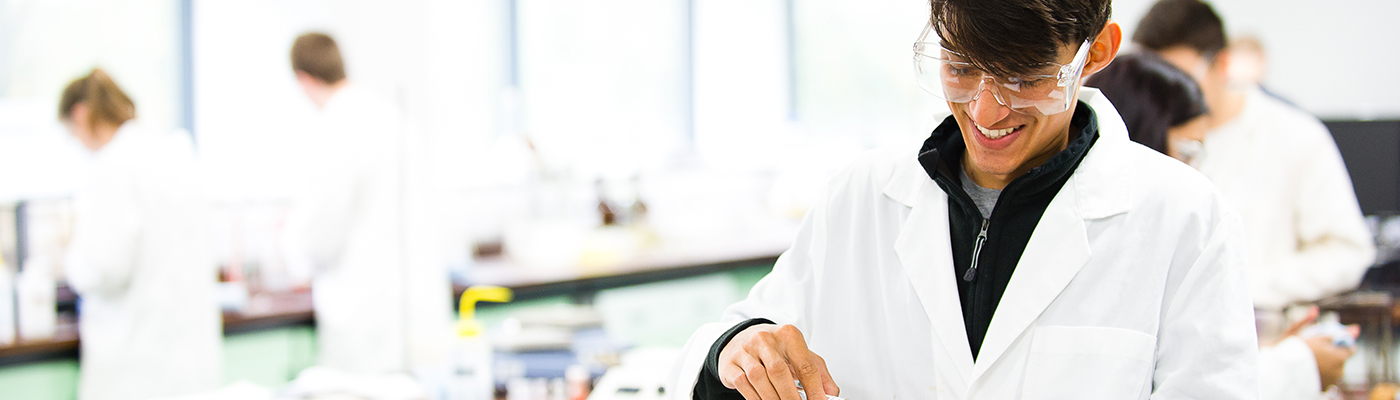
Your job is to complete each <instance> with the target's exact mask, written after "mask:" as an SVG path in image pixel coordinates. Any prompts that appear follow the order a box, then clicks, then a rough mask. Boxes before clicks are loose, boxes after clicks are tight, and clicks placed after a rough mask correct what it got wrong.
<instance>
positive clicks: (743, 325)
mask: <svg viewBox="0 0 1400 400" xmlns="http://www.w3.org/2000/svg"><path fill="white" fill-rule="evenodd" d="M763 324H769V325H774V322H773V321H771V320H769V319H767V318H753V319H749V320H746V321H744V322H740V323H739V324H738V325H734V327H733V328H729V330H728V331H726V332H724V334H723V335H720V336H719V339H716V340H715V344H714V345H712V346H710V353H709V355H708V356H706V357H705V368H703V369H701V370H700V379H699V381H697V382H696V384H695V393H694V396H693V397H694V398H695V399H702V400H708V399H731V398H733V399H742V398H743V397H742V396H741V395H740V394H739V391H737V390H734V389H730V388H726V387H724V383H722V382H720V380H719V353H720V352H723V351H724V346H726V345H728V344H729V340H730V339H734V336H737V335H738V334H739V332H743V331H744V330H745V329H748V328H749V327H751V326H754V325H763Z"/></svg>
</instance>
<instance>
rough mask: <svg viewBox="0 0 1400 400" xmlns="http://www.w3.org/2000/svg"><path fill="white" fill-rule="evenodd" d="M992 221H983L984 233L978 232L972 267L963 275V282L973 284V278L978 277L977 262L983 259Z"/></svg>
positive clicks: (973, 247) (973, 248)
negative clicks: (984, 244) (988, 228)
mask: <svg viewBox="0 0 1400 400" xmlns="http://www.w3.org/2000/svg"><path fill="white" fill-rule="evenodd" d="M989 222H991V219H983V220H982V231H980V232H977V244H976V245H973V246H972V266H970V267H968V268H967V272H966V273H964V274H963V280H964V281H968V282H972V278H974V277H976V276H977V260H978V259H980V258H982V243H986V242H987V224H988V223H989Z"/></svg>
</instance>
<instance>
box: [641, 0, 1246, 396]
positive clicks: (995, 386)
mask: <svg viewBox="0 0 1400 400" xmlns="http://www.w3.org/2000/svg"><path fill="white" fill-rule="evenodd" d="M930 11H931V15H930V19H929V24H928V25H927V26H926V27H925V29H924V32H923V35H922V36H921V37H919V38H918V40H917V41H916V42H915V44H914V59H915V72H916V74H917V76H918V78H919V83H920V85H921V86H922V87H923V88H924V89H925V90H927V91H928V92H930V93H932V94H934V95H936V96H938V97H940V98H941V99H943V100H946V101H947V104H948V107H949V109H951V110H952V115H951V116H949V117H947V118H946V119H944V120H943V123H942V124H941V125H939V126H938V127H937V128H936V129H935V130H934V131H933V132H932V133H931V134H930V135H929V136H928V137H927V138H926V139H924V140H923V141H922V142H921V143H914V142H910V143H906V144H902V145H896V146H892V147H888V148H882V149H877V150H874V151H872V152H869V153H867V154H866V155H864V156H862V157H860V158H858V159H857V160H856V161H855V162H854V163H853V164H852V165H850V166H848V167H847V168H845V169H844V170H842V171H841V172H839V173H837V174H836V175H835V176H834V177H833V178H832V179H831V181H830V183H829V187H828V190H827V194H826V196H825V199H824V200H823V201H821V202H818V204H817V205H816V206H815V207H814V208H813V209H812V210H811V211H810V212H808V214H807V217H806V219H805V220H804V222H803V225H802V229H801V230H800V231H799V232H798V235H797V238H796V239H795V241H794V243H793V246H792V248H791V249H789V250H788V251H787V252H785V253H784V254H783V255H782V256H781V257H780V258H779V259H778V261H777V263H776V264H775V265H774V267H773V270H772V272H771V273H769V274H768V275H767V276H766V277H764V278H763V280H761V281H760V282H759V283H758V284H757V285H756V286H754V288H753V290H752V291H751V292H750V293H749V297H748V298H747V299H745V300H743V301H741V302H739V303H736V304H734V305H733V306H731V307H730V308H729V309H728V310H726V311H725V313H724V315H723V316H722V319H721V321H720V322H718V323H714V324H708V325H705V326H703V327H701V328H700V329H699V330H697V331H696V333H695V334H694V335H693V336H691V339H690V340H689V342H688V343H687V345H686V348H685V350H684V351H683V353H682V355H681V357H680V360H679V363H678V364H677V365H676V368H675V369H674V370H673V375H672V377H671V381H670V385H669V387H668V388H667V393H669V394H670V395H672V396H677V397H682V398H697V399H738V398H744V399H750V400H758V399H763V400H777V399H782V400H796V399H799V398H801V396H803V395H805V396H806V398H808V399H811V400H822V399H829V397H826V396H829V395H837V394H840V395H842V396H846V397H849V398H852V399H928V398H940V399H1018V398H1025V399H1031V398H1053V399H1066V398H1076V399H1077V398H1083V399H1147V398H1149V397H1150V398H1152V399H1157V400H1169V399H1202V398H1212V399H1256V398H1258V397H1257V395H1256V391H1257V390H1258V388H1257V386H1256V383H1255V378H1256V368H1257V360H1256V354H1257V351H1258V347H1257V343H1256V338H1255V335H1254V326H1253V313H1252V310H1251V308H1250V301H1249V300H1250V299H1249V291H1248V286H1247V284H1248V282H1247V280H1246V277H1245V275H1244V273H1245V271H1244V265H1243V263H1242V261H1241V257H1242V253H1241V252H1242V250H1243V243H1242V242H1241V241H1240V240H1239V236H1238V235H1239V233H1240V227H1239V225H1238V217H1236V216H1235V215H1234V214H1233V213H1232V211H1230V210H1229V209H1228V208H1227V207H1226V205H1225V203H1224V201H1223V199H1221V198H1219V196H1218V194H1217V193H1216V191H1215V190H1214V188H1212V187H1211V185H1210V182H1208V181H1207V180H1206V179H1205V178H1203V177H1201V176H1200V174H1198V173H1196V172H1195V171H1192V170H1191V169H1190V167H1188V166H1187V165H1185V164H1183V163H1181V162H1178V161H1175V160H1172V159H1171V158H1169V157H1167V156H1164V155H1162V154H1160V153H1158V152H1155V151H1152V150H1151V149H1148V148H1146V147H1144V146H1141V145H1138V144H1136V143H1133V142H1132V141H1130V140H1129V139H1128V133H1127V129H1126V128H1125V126H1124V124H1123V121H1122V120H1121V119H1120V118H1119V116H1118V114H1117V112H1116V111H1115V109H1114V106H1113V105H1112V104H1111V103H1110V102H1108V101H1107V100H1106V99H1105V98H1104V96H1103V95H1102V94H1101V93H1099V92H1097V91H1096V90H1094V89H1092V88H1083V89H1082V90H1081V87H1080V82H1081V80H1082V78H1083V77H1085V76H1089V75H1093V74H1094V73H1096V72H1098V71H1100V70H1102V69H1103V68H1104V67H1105V66H1107V65H1109V63H1110V62H1111V61H1112V60H1113V58H1114V56H1115V55H1116V54H1117V53H1118V48H1119V45H1120V42H1121V39H1122V30H1121V28H1120V27H1119V26H1118V24H1117V23H1116V22H1113V21H1111V20H1110V19H1109V16H1110V15H1111V7H1110V1H1109V0H996V1H989V0H933V1H931V2H930ZM838 382H839V383H840V386H838V385H837V384H838ZM798 383H800V385H798ZM799 386H800V388H799Z"/></svg>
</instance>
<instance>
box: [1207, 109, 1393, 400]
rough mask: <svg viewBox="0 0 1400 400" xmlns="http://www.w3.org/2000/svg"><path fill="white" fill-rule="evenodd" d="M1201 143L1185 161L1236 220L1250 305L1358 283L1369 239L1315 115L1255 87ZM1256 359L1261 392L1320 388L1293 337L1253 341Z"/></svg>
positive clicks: (1287, 397)
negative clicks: (1257, 345)
mask: <svg viewBox="0 0 1400 400" xmlns="http://www.w3.org/2000/svg"><path fill="white" fill-rule="evenodd" d="M1203 145H1204V147H1203V151H1202V152H1201V154H1200V155H1199V156H1197V157H1196V159H1194V160H1192V165H1193V166H1195V167H1196V168H1197V169H1199V170H1200V171H1201V173H1203V174H1205V175H1206V177H1207V178H1210V180H1211V181H1212V182H1214V183H1215V185H1216V186H1217V187H1218V188H1219V189H1220V192H1221V194H1222V195H1223V196H1224V198H1225V200H1226V202H1228V203H1229V204H1231V205H1232V206H1233V207H1234V208H1235V209H1236V210H1238V211H1239V212H1240V215H1241V217H1242V218H1243V220H1244V228H1245V236H1246V239H1247V243H1248V246H1247V247H1246V250H1247V254H1248V257H1247V263H1248V265H1249V268H1250V272H1249V275H1250V278H1251V286H1252V290H1253V297H1254V305H1255V307H1256V308H1258V309H1259V312H1261V313H1271V314H1281V312H1280V310H1281V309H1282V308H1283V307H1285V306H1287V305H1288V304H1290V303H1295V302H1310V301H1316V300H1318V299H1321V298H1323V297H1326V296H1329V295H1333V294H1337V293H1339V292H1343V291H1346V290H1350V289H1353V288H1355V287H1356V286H1357V284H1359V283H1360V282H1361V277H1362V276H1363V275H1365V273H1366V269H1367V268H1368V267H1370V266H1371V264H1372V263H1373V262H1374V261H1375V255H1376V250H1375V245H1374V244H1373V242H1372V239H1371V234H1370V232H1369V231H1368V230H1367V229H1366V223H1365V220H1364V219H1363V217H1362V216H1361V208H1360V206H1359V205H1357V202H1356V194H1355V192H1354V191H1353V189H1352V186H1351V177H1350V176H1349V175H1347V170H1346V166H1345V165H1344V164H1343V163H1342V157H1341V153H1339V152H1338V151H1337V144H1336V142H1334V141H1333V140H1332V136H1331V134H1329V133H1328V132H1327V128H1326V127H1325V126H1323V125H1322V123H1321V122H1319V121H1318V120H1317V118H1315V117H1313V116H1311V115H1308V114H1307V113H1305V112H1303V111H1302V110H1299V109H1297V108H1294V107H1292V106H1289V105H1287V104H1284V103H1283V102H1281V101H1279V100H1278V99H1275V98H1273V97H1270V96H1268V95H1266V94H1264V93H1263V92H1261V91H1259V90H1258V89H1257V88H1255V89H1252V90H1249V91H1247V92H1246V94H1245V103H1244V109H1243V110H1241V112H1240V114H1239V115H1238V116H1237V117H1235V119H1233V120H1231V121H1230V122H1228V123H1226V124H1225V125H1222V126H1220V127H1218V128H1216V129H1214V130H1212V131H1211V132H1210V133H1208V134H1207V135H1206V137H1205V140H1204V141H1203ZM1268 333H1269V334H1274V333H1276V332H1268ZM1260 361H1261V362H1263V364H1261V365H1260V379H1259V384H1260V394H1261V395H1264V398H1267V399H1274V400H1314V399H1317V397H1318V395H1319V394H1320V393H1321V390H1322V389H1323V388H1322V387H1321V383H1320V382H1319V378H1318V371H1317V360H1316V359H1314V358H1313V353H1312V350H1311V348H1309V347H1307V345H1306V344H1305V343H1303V342H1302V340H1298V339H1297V338H1293V339H1289V340H1285V341H1283V342H1280V343H1279V344H1278V345H1276V346H1270V347H1265V348H1263V349H1260Z"/></svg>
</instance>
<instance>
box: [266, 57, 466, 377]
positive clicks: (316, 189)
mask: <svg viewBox="0 0 1400 400" xmlns="http://www.w3.org/2000/svg"><path fill="white" fill-rule="evenodd" d="M291 61H292V69H293V70H294V71H295V72H296V77H297V82H298V83H300V84H301V88H302V89H303V90H304V91H305V92H306V95H307V97H309V98H310V99H311V102H312V103H313V104H315V106H316V107H317V108H318V109H319V110H320V115H319V116H318V117H319V118H320V120H319V121H318V123H319V132H315V134H316V135H319V136H317V142H318V143H319V146H318V148H317V149H316V152H314V154H307V155H306V157H307V163H308V165H311V166H312V167H313V171H312V173H311V176H310V182H308V184H307V186H306V188H305V189H306V191H305V193H303V194H302V196H301V197H299V198H298V199H296V200H297V201H296V204H295V205H294V210H293V212H292V215H291V216H290V217H289V219H288V222H287V227H286V229H287V230H286V236H285V241H286V242H285V246H284V248H285V249H286V251H287V252H288V256H289V260H290V261H289V267H290V268H292V269H294V270H295V269H297V267H298V266H308V267H309V268H310V269H311V271H310V272H309V273H310V274H312V276H313V279H314V280H313V281H312V292H313V294H312V296H313V302H314V305H315V312H316V331H317V338H318V341H319V346H320V353H319V357H320V360H319V364H320V365H323V366H327V367H331V368H335V369H337V370H340V371H345V372H354V373H388V372H400V371H404V370H405V369H406V368H407V365H406V357H407V354H406V349H405V348H406V339H405V337H406V336H405V334H406V332H405V330H406V322H405V317H404V312H403V304H404V303H403V297H404V290H403V274H402V273H403V258H402V240H403V234H402V230H401V223H402V222H401V216H400V214H399V211H400V204H401V203H400V202H401V199H400V184H399V182H400V176H399V148H398V146H399V142H398V140H399V137H398V135H399V133H400V128H401V127H400V125H399V117H398V115H397V113H396V112H395V109H394V107H393V106H392V105H391V104H389V103H387V102H383V101H380V100H379V99H377V98H375V97H373V96H372V95H371V94H370V93H368V92H366V91H364V89H362V88H358V87H356V86H354V85H351V84H350V82H349V81H348V80H347V79H346V78H345V67H344V62H343V60H342V59H341V55H340V49H339V47H338V46H337V45H336V43H335V40H334V39H332V38H331V37H330V36H327V35H325V34H321V33H308V34H304V35H301V36H300V37H298V38H297V39H296V42H295V43H294V44H293V45H292V51H291ZM303 269H305V268H303ZM443 301H444V302H446V301H448V299H447V298H444V299H443Z"/></svg>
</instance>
